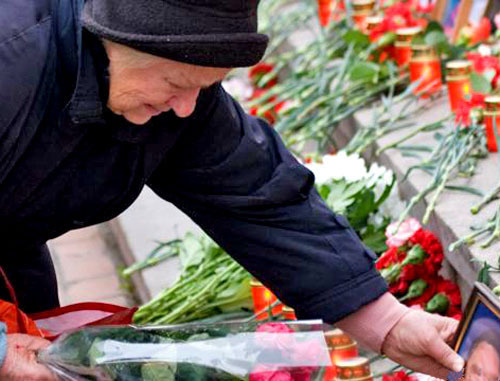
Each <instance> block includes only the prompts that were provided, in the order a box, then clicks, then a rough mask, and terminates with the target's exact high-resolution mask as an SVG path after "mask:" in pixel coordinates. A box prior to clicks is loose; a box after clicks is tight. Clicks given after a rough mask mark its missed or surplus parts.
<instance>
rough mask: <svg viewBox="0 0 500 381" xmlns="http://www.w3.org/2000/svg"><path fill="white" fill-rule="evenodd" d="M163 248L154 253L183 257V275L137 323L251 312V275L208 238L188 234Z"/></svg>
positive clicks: (139, 314) (145, 309)
mask: <svg viewBox="0 0 500 381" xmlns="http://www.w3.org/2000/svg"><path fill="white" fill-rule="evenodd" d="M159 247H160V248H161V249H160V250H159V249H158V248H156V249H155V250H154V251H153V252H154V253H155V256H156V257H161V256H162V251H166V252H168V253H170V252H171V251H172V250H174V251H175V255H178V256H179V259H180V262H181V264H182V271H181V275H180V277H179V279H178V280H177V281H176V282H175V283H174V284H173V285H172V287H170V288H168V289H166V290H164V291H162V292H161V293H160V294H158V295H157V296H156V297H154V298H153V299H152V300H151V301H150V302H148V303H147V304H145V305H143V306H142V307H141V308H139V310H138V311H137V312H136V314H135V315H134V321H135V322H136V323H140V324H146V323H148V324H170V323H183V322H189V321H193V320H199V319H206V318H210V317H214V316H217V315H220V314H233V313H237V312H243V311H249V310H250V309H251V307H252V303H251V292H250V274H248V272H246V271H245V270H244V269H243V268H242V267H241V266H240V265H238V264H237V263H236V262H235V261H234V260H233V259H232V258H231V257H230V256H229V255H228V254H227V253H225V252H224V250H223V249H222V248H221V247H220V246H218V245H217V244H216V243H215V242H213V241H212V240H211V239H210V238H209V237H208V236H206V235H202V236H201V237H197V236H195V235H194V234H192V233H187V234H186V235H185V237H184V238H183V239H182V240H174V241H170V242H166V243H159ZM170 256H172V254H169V255H167V256H165V258H168V257H170ZM148 258H149V257H148ZM148 260H149V259H146V261H148ZM156 263H158V262H157V261H156ZM145 267H147V266H146V265H145V264H142V263H138V264H135V265H134V268H145Z"/></svg>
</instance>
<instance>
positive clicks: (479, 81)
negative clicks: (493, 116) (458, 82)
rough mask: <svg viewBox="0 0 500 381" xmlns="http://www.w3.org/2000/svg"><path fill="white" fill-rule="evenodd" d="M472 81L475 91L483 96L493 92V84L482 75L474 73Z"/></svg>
mask: <svg viewBox="0 0 500 381" xmlns="http://www.w3.org/2000/svg"><path fill="white" fill-rule="evenodd" d="M470 81H471V85H472V89H473V90H474V91H476V92H478V93H483V94H488V93H490V92H491V83H490V82H489V81H488V80H487V79H486V78H485V77H484V76H482V75H481V74H477V73H474V72H472V73H471V75H470Z"/></svg>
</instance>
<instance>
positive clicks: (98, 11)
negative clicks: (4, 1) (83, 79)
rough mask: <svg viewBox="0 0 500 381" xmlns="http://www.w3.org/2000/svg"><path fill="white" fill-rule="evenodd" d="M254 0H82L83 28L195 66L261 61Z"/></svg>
mask: <svg viewBox="0 0 500 381" xmlns="http://www.w3.org/2000/svg"><path fill="white" fill-rule="evenodd" d="M258 3H259V0H86V2H85V7H84V9H83V15H82V22H83V25H84V27H85V28H87V29H88V30H89V31H91V32H92V33H94V34H97V35H99V36H101V37H104V38H106V39H108V40H111V41H114V42H117V43H121V44H123V45H128V46H130V47H132V48H135V49H137V50H141V51H143V52H146V53H150V54H153V55H156V56H161V57H165V58H169V59H171V60H174V61H179V62H185V63H190V64H195V65H200V66H211V67H227V68H231V67H244V66H252V65H254V64H256V63H257V62H259V61H260V59H261V58H262V56H263V55H264V52H265V50H266V47H267V42H268V38H267V36H266V35H264V34H259V33H257V6H258Z"/></svg>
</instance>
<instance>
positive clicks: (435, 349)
mask: <svg viewBox="0 0 500 381" xmlns="http://www.w3.org/2000/svg"><path fill="white" fill-rule="evenodd" d="M438 333H439V331H438ZM427 353H428V355H429V356H430V357H432V358H433V359H435V360H436V361H437V362H439V363H440V364H441V365H443V366H444V367H446V368H448V369H451V370H454V371H455V372H460V371H461V370H462V369H463V367H464V365H465V363H464V360H463V359H462V358H461V357H460V356H459V355H458V354H457V353H455V352H454V351H453V349H451V348H450V347H449V346H448V344H446V342H445V341H444V340H443V339H442V338H441V336H440V335H436V337H435V338H434V339H433V340H431V341H430V342H429V345H428V347H427Z"/></svg>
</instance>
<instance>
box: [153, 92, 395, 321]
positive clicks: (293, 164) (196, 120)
mask: <svg viewBox="0 0 500 381" xmlns="http://www.w3.org/2000/svg"><path fill="white" fill-rule="evenodd" d="M189 122H190V123H189V127H187V129H188V132H187V133H186V134H185V135H184V136H183V137H182V138H181V140H180V141H179V143H178V144H177V145H176V148H175V149H174V150H173V151H172V152H171V153H169V154H168V155H167V157H165V158H164V160H163V163H162V164H161V165H160V166H159V167H158V168H157V170H156V171H155V173H154V174H153V176H152V177H151V178H150V181H149V186H150V187H151V188H152V189H153V190H154V191H155V192H156V193H157V194H158V195H159V196H160V197H162V198H164V199H165V200H168V201H170V202H172V203H174V204H175V205H177V206H178V207H179V208H180V209H182V210H183V211H184V212H185V213H186V214H188V215H189V216H190V217H191V218H192V219H193V220H194V221H195V222H196V223H198V224H199V225H200V226H201V227H202V228H203V229H204V230H205V231H206V232H207V233H208V234H209V235H210V236H211V237H212V238H213V239H214V240H215V241H216V242H217V243H218V244H220V245H221V246H222V247H223V248H224V249H225V250H226V251H227V252H228V253H229V254H230V255H231V256H232V257H233V258H234V259H235V260H237V261H238V262H239V263H240V264H241V265H242V266H243V267H245V268H246V269H247V270H248V271H249V272H250V273H252V274H253V275H254V276H255V277H256V278H258V279H259V280H261V281H262V282H263V283H264V284H265V285H267V286H268V287H269V288H271V290H272V291H273V292H275V293H276V294H277V296H278V298H279V299H280V300H281V301H283V302H284V303H285V304H287V305H289V306H290V307H293V308H294V309H295V310H296V313H297V315H298V316H299V317H300V318H307V319H309V318H311V319H312V318H322V319H323V320H324V321H326V322H335V321H337V320H339V319H341V318H343V317H345V316H346V315H348V314H350V313H352V312H354V311H356V310H358V309H359V308H360V307H361V306H363V305H366V304H367V303H369V302H371V301H373V300H375V299H376V298H378V297H379V296H381V295H382V294H383V293H384V292H385V291H386V290H387V286H386V284H385V282H384V280H383V279H382V278H381V277H380V275H379V274H378V272H377V271H376V270H375V269H374V264H373V262H374V258H375V256H374V254H373V253H371V252H370V251H369V250H368V249H367V248H366V247H365V246H364V245H363V244H362V243H361V242H360V240H359V239H358V237H357V235H356V233H355V232H354V231H353V230H352V229H351V228H350V227H349V224H348V223H347V221H346V220H345V219H344V218H343V217H341V216H337V215H335V214H334V213H332V212H331V211H330V210H329V209H328V208H327V207H326V205H325V204H324V203H323V201H322V200H321V198H320V197H319V195H318V193H317V192H316V191H315V189H314V176H313V174H312V173H311V172H310V171H308V170H307V169H306V168H305V167H304V166H302V165H301V164H300V163H298V162H297V160H296V159H295V158H294V157H293V156H292V154H291V153H290V152H289V151H288V150H287V149H286V148H285V146H284V145H283V143H282V141H281V140H280V138H279V136H278V135H277V134H276V132H275V131H274V130H273V129H272V128H271V127H270V126H269V125H268V124H267V123H265V122H264V121H262V120H260V119H257V118H253V117H250V116H248V115H246V114H245V113H244V111H243V110H242V109H241V107H240V106H239V105H238V104H237V103H236V102H235V101H234V100H233V99H232V98H231V97H230V96H229V95H228V94H226V93H225V92H224V90H223V89H222V87H221V86H220V85H216V86H213V87H212V88H210V89H209V90H207V91H206V92H205V93H203V94H202V95H201V96H200V100H199V102H198V105H197V109H196V110H195V113H194V115H193V116H192V117H191V120H190V121H189Z"/></svg>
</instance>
